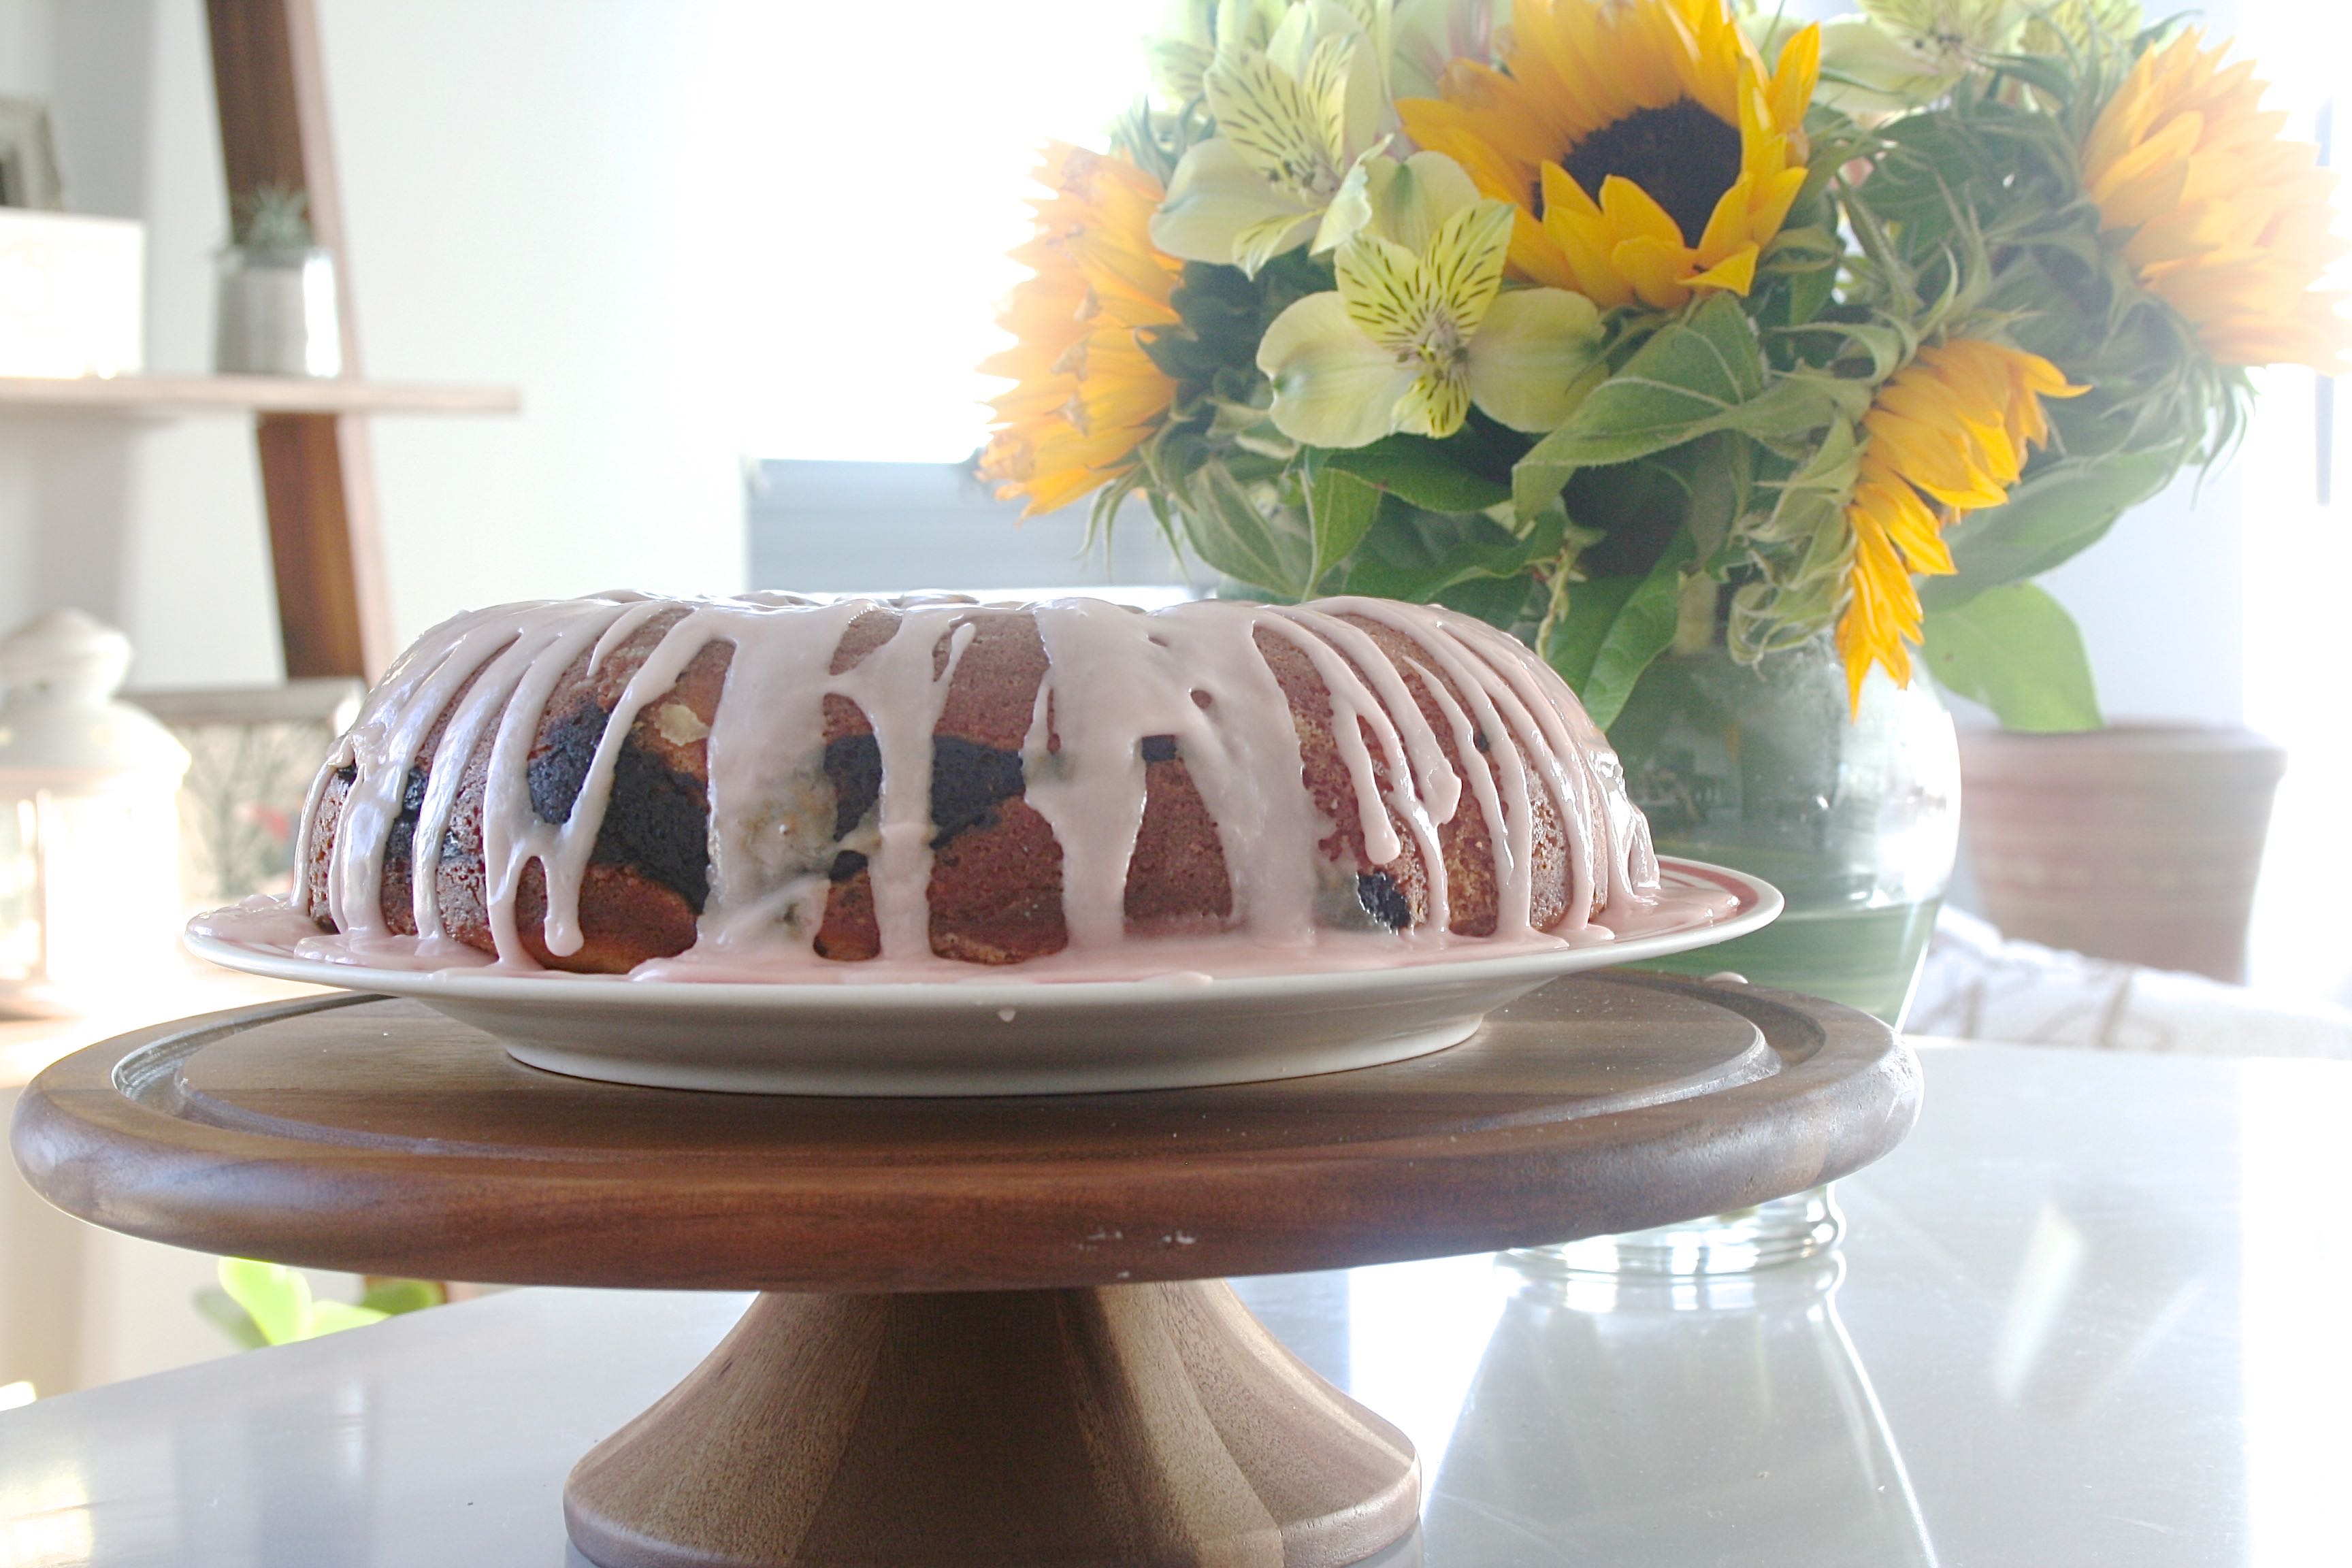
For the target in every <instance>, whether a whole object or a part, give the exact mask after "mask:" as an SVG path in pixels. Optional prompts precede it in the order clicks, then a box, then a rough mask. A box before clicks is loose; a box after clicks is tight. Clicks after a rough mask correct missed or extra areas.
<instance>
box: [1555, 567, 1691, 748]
mask: <svg viewBox="0 0 2352 1568" xmlns="http://www.w3.org/2000/svg"><path fill="white" fill-rule="evenodd" d="M1694 555H1696V545H1694V544H1693V543H1692V542H1691V537H1690V534H1689V532H1688V531H1687V530H1685V531H1683V532H1681V533H1679V534H1677V535H1675V539H1674V542H1672V543H1670V544H1668V545H1667V546H1666V550H1665V552H1664V554H1663V555H1661V556H1659V557H1658V562H1657V564H1656V565H1654V566H1653V567H1651V568H1650V570H1649V571H1648V572H1647V573H1645V574H1643V575H1641V576H1639V577H1602V578H1599V579H1596V580H1595V581H1593V582H1590V583H1579V584H1575V585H1574V586H1572V587H1570V589H1569V591H1568V614H1567V616H1564V617H1563V618H1562V620H1561V622H1560V624H1559V626H1557V627H1556V628H1555V629H1554V630H1553V633H1552V638H1551V647H1549V648H1548V649H1546V650H1545V651H1546V654H1547V657H1549V658H1550V660H1551V665H1552V668H1554V669H1557V670H1559V673H1560V675H1561V677H1562V678H1563V679H1566V680H1567V682H1568V683H1569V685H1570V686H1571V687H1573V688H1575V689H1576V695H1577V696H1578V698H1579V699H1580V700H1582V701H1583V703H1584V710H1585V711H1586V712H1588V713H1590V714H1591V715H1592V721H1593V722H1594V723H1596V724H1598V725H1600V726H1601V728H1602V729H1604V730H1605V729H1607V728H1608V727H1609V726H1610V725H1611V724H1612V723H1613V722H1615V721H1616V718H1617V715H1618V713H1619V711H1620V710H1622V709H1623V708H1624V706H1625V700H1626V699H1627V698H1629V697H1631V696H1633V683H1634V682H1635V681H1637V680H1639V679H1642V672H1643V670H1645V669H1647V668H1650V661H1651V660H1652V659H1654V658H1657V657H1658V655H1660V654H1662V653H1664V652H1665V650H1666V648H1667V647H1668V645H1670V644H1671V643H1673V641H1674V640H1675V612H1676V609H1677V607H1678V601H1679V599H1680V596H1681V593H1682V581H1683V568H1685V566H1687V565H1689V564H1690V563H1691V560H1692V558H1693V556H1694Z"/></svg>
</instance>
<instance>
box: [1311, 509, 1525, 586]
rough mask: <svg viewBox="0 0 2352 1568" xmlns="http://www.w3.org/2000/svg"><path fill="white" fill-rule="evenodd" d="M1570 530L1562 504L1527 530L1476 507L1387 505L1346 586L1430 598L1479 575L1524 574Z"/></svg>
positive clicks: (1357, 555)
mask: <svg viewBox="0 0 2352 1568" xmlns="http://www.w3.org/2000/svg"><path fill="white" fill-rule="evenodd" d="M1566 529H1567V519H1566V518H1565V517H1563V516H1561V515H1560V514H1559V511H1558V510H1557V509H1555V510H1553V512H1552V513H1551V514H1550V515H1549V516H1547V517H1545V518H1543V519H1541V520H1539V521H1538V523H1537V525H1536V526H1535V527H1534V528H1532V529H1530V530H1529V531H1528V533H1527V534H1526V535H1525V536H1524V537H1522V536H1520V535H1517V534H1514V533H1513V532H1511V531H1510V530H1509V529H1507V528H1505V527H1504V526H1503V525H1502V524H1500V523H1498V522H1496V521H1494V520H1493V519H1491V518H1487V517H1482V516H1480V515H1478V514H1477V513H1475V512H1472V513H1467V514H1443V513H1438V512H1428V511H1416V510H1413V509H1412V508H1410V507H1404V506H1389V507H1384V508H1382V509H1381V514H1380V516H1379V517H1378V518H1377V519H1376V520H1375V521H1374V522H1373V525H1372V529H1371V531H1370V533H1368V534H1366V535H1365V536H1364V542H1363V544H1362V545H1361V546H1360V548H1359V549H1358V550H1357V551H1356V553H1355V556H1354V558H1353V559H1352V560H1351V561H1350V562H1349V564H1348V576H1347V581H1346V583H1345V584H1344V585H1343V586H1344V590H1345V591H1346V592H1348V593H1350V594H1365V595H1370V596H1372V597H1374V598H1381V599H1403V600H1406V601H1408V602H1410V603H1412V604H1416V605H1425V604H1428V603H1429V602H1430V601H1431V600H1433V599H1435V598H1437V597H1439V596H1440V595H1443V594H1444V593H1445V592H1446V590H1447V589H1449V588H1452V587H1453V586H1454V585H1455V584H1460V583H1466V582H1469V581H1470V580H1472V579H1473V578H1479V577H1515V576H1517V575H1519V574H1521V573H1524V572H1525V571H1527V569H1528V565H1529V564H1530V563H1533V562H1536V561H1540V560H1544V559H1547V558H1549V557H1550V556H1552V555H1554V554H1556V553H1558V552H1559V542H1560V537H1561V535H1562V533H1564V532H1565V531H1566Z"/></svg>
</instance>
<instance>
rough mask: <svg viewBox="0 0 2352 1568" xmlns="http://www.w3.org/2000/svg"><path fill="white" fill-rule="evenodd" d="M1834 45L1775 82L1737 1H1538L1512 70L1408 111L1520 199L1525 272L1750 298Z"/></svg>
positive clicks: (1801, 176) (1484, 73) (1524, 23)
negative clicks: (1734, 12) (1739, 21)
mask: <svg viewBox="0 0 2352 1568" xmlns="http://www.w3.org/2000/svg"><path fill="white" fill-rule="evenodd" d="M1820 64H1821V35H1820V32H1819V31H1818V30H1817V29H1815V28H1812V27H1806V28H1804V29H1803V30H1801V31H1800V32H1798V33H1795V34H1793V35H1791V36H1790V39H1789V41H1788V43H1787V44H1786V45H1784V46H1783V47H1782V48H1781V50H1780V63H1779V65H1778V67H1777V68H1775V69H1773V70H1771V71H1769V72H1768V71H1767V70H1766V69H1765V68H1764V62H1763V60H1762V58H1760V57H1759V55H1758V54H1757V52H1756V49H1755V47H1754V46H1753V45H1751V44H1750V43H1748V40H1747V38H1746V37H1744V36H1743V35H1742V34H1741V33H1740V31H1739V29H1738V26H1736V25H1735V24H1734V23H1733V21H1732V19H1731V17H1730V16H1729V15H1728V14H1727V12H1726V11H1725V9H1724V6H1723V5H1722V0H1520V4H1519V5H1518V6H1517V11H1516V16H1515V20H1514V23H1513V35H1512V42H1511V46H1510V52H1509V54H1508V56H1507V58H1505V60H1504V62H1503V69H1502V70H1500V71H1496V70H1493V69H1490V68H1487V67H1486V66H1484V65H1481V64H1478V63H1477V62H1476V61H1474V60H1456V61H1454V63H1453V64H1452V65H1451V66H1449V67H1447V68H1446V71H1445V75H1444V79H1443V81H1442V82H1441V84H1440V88H1439V90H1440V91H1441V92H1442V93H1443V94H1444V97H1442V98H1434V99H1430V98H1423V99H1408V100H1404V101H1403V102H1402V103H1400V104H1399V105H1398V106H1397V109H1398V112H1399V114H1400V115H1401V116H1402V119H1403V121H1404V126H1405V130H1406V132H1408V133H1409V134H1411V136H1412V139H1413V140H1414V141H1415V142H1419V143H1420V144H1421V145H1422V146H1423V147H1424V148H1428V149H1430V150H1432V151H1433V152H1439V153H1448V154H1450V155H1451V156H1452V157H1453V158H1454V161H1455V162H1457V163H1460V164H1461V165H1462V166H1463V167H1464V168H1465V169H1467V170H1468V171H1469V172H1470V175H1471V178H1472V179H1474V180H1475V181H1476V182H1477V183H1478V186H1479V189H1480V191H1481V192H1482V193H1483V194H1484V195H1488V196H1491V197H1494V198H1496V200H1499V201H1507V202H1510V203H1512V204H1514V205H1516V206H1517V208H1518V209H1519V213H1518V218H1517V223H1516V224H1515V225H1514V226H1513V232H1512V235H1511V265H1512V268H1514V269H1515V270H1516V271H1517V272H1518V273H1519V274H1520V275H1521V276H1523V277H1525V278H1528V279H1531V280H1533V281H1535V282H1537V283H1541V284H1546V285H1549V286H1550V287H1553V288H1559V289H1575V290H1576V291H1577V292H1579V293H1580V294H1583V295H1586V296H1587V297H1589V298H1590V299H1591V300H1593V301H1594V302H1595V303H1597V304H1600V305H1602V306H1617V305H1627V304H1632V303H1633V302H1634V301H1635V300H1639V301H1641V302H1642V303H1643V304H1644V305H1648V306H1651V307H1654V308H1655V309H1659V310H1666V309H1671V308H1673V307H1675V306H1677V305H1680V304H1682V303H1683V302H1684V301H1685V300H1688V299H1689V298H1690V297H1691V292H1692V290H1694V289H1729V290H1730V291H1731V292H1733V293H1736V294H1745V293H1746V292H1748V286H1749V285H1750V284H1751V283H1752V282H1754V280H1755V277H1756V262H1757V258H1758V256H1759V254H1760V253H1761V251H1762V249H1763V247H1764V246H1765V245H1766V244H1767V243H1768V242H1769V240H1770V239H1771V238H1772V237H1773V236H1774V235H1776V234H1778V233H1779V232H1780V223H1781V220H1782V219H1784V218H1785V217H1787V216H1788V215H1789V206H1790V203H1792V202H1794V201H1795V200H1796V199H1797V193H1798V191H1799V190H1800V189H1801V188H1802V187H1803V185H1804V183H1805V156H1806V144H1805V138H1804V134H1803V132H1802V131H1801V128H1800V127H1801V122H1802V121H1803V119H1804V113H1805V105H1806V103H1807V102H1808V101H1809V100H1811V97H1812V92H1813V79H1814V77H1815V76H1816V74H1818V72H1819V69H1820Z"/></svg>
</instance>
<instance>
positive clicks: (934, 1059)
mask: <svg viewBox="0 0 2352 1568" xmlns="http://www.w3.org/2000/svg"><path fill="white" fill-rule="evenodd" d="M1661 860H1662V865H1663V869H1664V876H1665V878H1666V879H1667V880H1668V882H1669V884H1670V885H1679V886H1681V887H1683V888H1685V889H1720V890H1722V891H1723V892H1725V893H1727V894H1728V895H1730V897H1731V898H1732V899H1733V900H1735V905H1734V907H1733V909H1732V910H1731V911H1730V912H1729V913H1727V914H1722V915H1718V916H1717V917H1716V918H1713V919H1704V920H1692V921H1685V922H1682V923H1677V924H1674V925H1669V926H1667V927H1664V929H1660V930H1655V931H1647V932H1644V933H1643V934H1642V935H1640V936H1635V937H1628V938H1623V939H1621V940H1618V941H1615V942H1596V943H1593V944H1591V945H1590V946H1578V947H1560V948H1550V949H1546V950H1543V951H1540V952H1515V953H1507V954H1503V955H1500V956H1496V957H1479V956H1476V955H1475V950H1472V956H1467V957H1461V958H1453V957H1447V958H1442V959H1436V960H1433V961H1431V962H1426V963H1412V964H1404V965H1399V966H1396V967H1391V968H1378V969H1349V970H1338V971H1327V972H1321V973H1295V974H1272V975H1248V976H1240V977H1230V978H1217V979H1213V978H1210V977H1208V976H1206V975H1197V974H1196V975H1174V976H1162V977H1159V978H1154V979H1148V980H1084V981H1038V980H1017V979H1010V978H1008V979H1002V980H999V979H992V978H991V979H975V980H971V981H955V982H950V983H943V984H922V983H899V984H841V983H816V984H809V983H803V984H736V983H716V982H702V981H645V982H636V981H630V980H627V979H625V978H623V977H621V976H617V975H575V974H559V973H537V974H506V973H487V972H484V971H480V970H466V969H449V970H437V971H431V972H425V971H418V970H406V969H370V968H362V967H358V966H355V965H352V964H346V963H326V962H323V961H321V960H319V959H315V958H307V957H301V956H298V955H297V954H296V953H294V952H292V951H291V950H290V949H289V948H285V947H278V946H275V945H268V944H262V943H257V942H230V941H226V940H223V939H221V938H218V937H212V936H200V935H195V934H193V933H192V934H190V936H189V937H188V939H187V941H188V945H189V946H190V947H191V948H192V949H194V951H195V952H198V953H200V954H202V955H203V956H205V958H208V959H211V960H212V961H213V962H214V963H221V964H226V965H227V966H228V967H229V968H231V969H241V970H244V971H246V972H247V973H254V974H266V975H270V976H273V977H276V978H278V979H284V980H300V981H308V982H310V983H312V984H326V985H340V986H344V987H347V988H349V989H351V990H354V991H372V992H382V993H384V994H388V995H394V996H411V997H415V999H416V1000H417V1001H420V1002H423V1003H425V1005H427V1006H430V1007H434V1008H436V1009H437V1010H439V1011H440V1012H443V1013H446V1014H447V1015H448V1016H450V1017H452V1018H455V1019H457V1020H458V1021H459V1022H460V1023H465V1024H469V1025H472V1026H474V1027H476V1028H478V1029H481V1030H483V1031H485V1032H487V1033H488V1034H491V1035H495V1036H497V1037H499V1039H501V1040H504V1041H505V1042H506V1044H507V1048H508V1050H509V1051H510V1052H512V1053H513V1054H514V1056H515V1057H516V1058H519V1059H520V1060H522V1061H525V1062H528V1063H530V1065H531V1066H533V1067H538V1068H548V1069H550V1070H551V1071H554V1072H561V1073H569V1074H572V1075H573V1076H575V1077H579V1078H593V1079H609V1080H611V1081H614V1082H617V1083H634V1084H646V1085H650V1086H653V1087H655V1088H661V1089H730V1090H735V1091H740V1092H744V1093H766V1094H835V1095H990V1094H1069V1093H1081V1092H1092V1091H1104V1090H1112V1089H1180V1088H1189V1087H1192V1086H1197V1085H1201V1084H1213V1083H1249V1082H1254V1081H1257V1080H1260V1079H1277V1078H1300V1077H1305V1076H1307V1074H1310V1073H1322V1072H1338V1071H1341V1070H1343V1069H1346V1068H1360V1067H1372V1066H1376V1065H1378V1064H1380V1063H1382V1062H1392V1061H1402V1060H1403V1059H1404V1058H1408V1057H1416V1056H1421V1055H1423V1054H1424V1053H1426V1052H1430V1051H1437V1050H1443V1049H1444V1048H1445V1047H1448V1046H1451V1045H1454V1044H1455V1043H1457V1042H1459V1041H1461V1040H1463V1039H1465V1038H1466V1037H1468V1036H1469V1035H1470V1033H1471V1031H1472V1030H1474V1029H1475V1028H1476V1027H1477V1026H1478V1023H1479V1020H1480V1019H1482V1018H1484V1017H1485V1016H1486V1015H1487V1014H1488V1013H1490V1012H1492V1011H1493V1010H1494V1009H1496V1008H1497V1007H1500V1006H1502V1005H1504V1004H1506V1003H1507V1002H1510V1001H1512V1000H1514V999H1516V998H1517V997H1519V996H1523V995H1525V994H1527V993H1528V992H1530V991H1532V990H1534V989H1535V988H1536V987H1537V986H1538V985H1541V984H1544V983H1545V982H1547V981H1549V980H1554V979H1557V978H1559V976H1560V975H1563V974H1569V973H1575V972H1576V971H1578V970H1583V969H1597V968H1601V967H1603V966H1605V965H1608V964H1612V963H1632V962H1633V961H1635V960H1638V959H1645V958H1660V957H1663V956H1664V955H1665V954H1667V953H1671V952H1686V951H1688V950H1689V949H1692V948H1696V947H1705V946H1707V945H1708V944H1710V943H1713V942H1725V941H1727V940H1729V939H1730V938H1732V937H1735V936H1739V935H1741V934H1743V933H1745V932H1748V931H1754V930H1756V929H1757V928H1758V927H1759V926H1762V925H1764V924H1766V923H1767V922H1769V921H1771V919H1772V918H1773V917H1774V916H1775V915H1778V914H1779V913H1780V905H1781V900H1780V892H1779V891H1778V890H1777V889H1774V888H1773V887H1772V886H1771V885H1770V884H1769V883H1767V882H1763V881H1760V880H1759V879H1756V878H1754V877H1751V876H1748V875H1747V874H1746V873H1745V872H1740V871H1733V870H1729V869H1727V868H1723V867H1720V866H1709V865H1706V864H1704V863H1702V862H1699V861H1696V860H1676V859H1671V858H1664V857H1662V858H1661Z"/></svg>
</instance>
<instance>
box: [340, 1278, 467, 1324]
mask: <svg viewBox="0 0 2352 1568" xmlns="http://www.w3.org/2000/svg"><path fill="white" fill-rule="evenodd" d="M448 1299H449V1296H448V1292H447V1290H446V1289H444V1288H443V1287H442V1286H441V1285H439V1284H438V1283H436V1281H434V1280H431V1279H378V1280H377V1281H376V1282H375V1283H373V1285H370V1286H369V1287H368V1288H367V1290H366V1292H365V1293H364V1294H362V1296H361V1297H360V1305H361V1306H362V1307H365V1308H366V1309H368V1310H370V1311H373V1312H382V1313H384V1314H385V1315H386V1316H390V1317H397V1316H398V1315H399V1314H401V1313H403V1312H421V1311H423V1310H425V1308H427V1307H438V1306H442V1305H444V1304H446V1302H447V1300H448Z"/></svg>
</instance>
